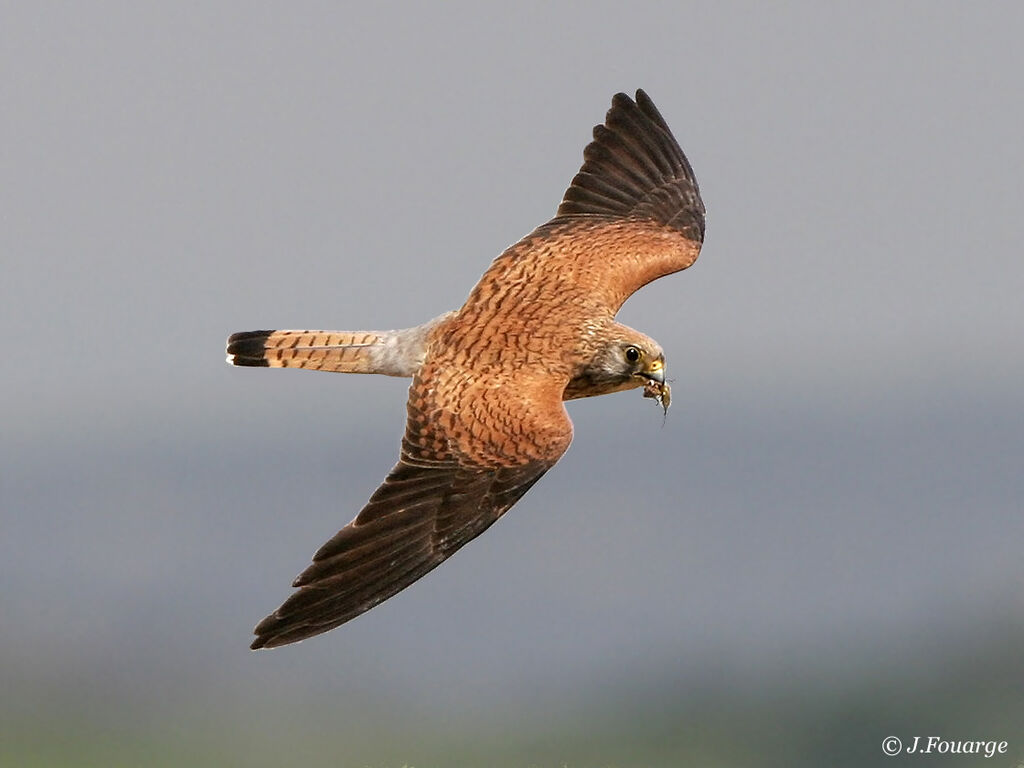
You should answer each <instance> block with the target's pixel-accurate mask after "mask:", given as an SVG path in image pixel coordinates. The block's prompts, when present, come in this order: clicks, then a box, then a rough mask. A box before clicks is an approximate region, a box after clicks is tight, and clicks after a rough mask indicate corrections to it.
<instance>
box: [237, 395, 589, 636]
mask: <svg viewBox="0 0 1024 768" xmlns="http://www.w3.org/2000/svg"><path fill="white" fill-rule="evenodd" d="M418 384H419V381H418V380H417V381H414V383H413V387H412V389H411V391H410V400H409V422H408V425H407V431H406V436H405V439H404V440H403V443H402V455H401V459H400V460H399V462H398V464H397V465H395V467H394V469H392V470H391V472H390V473H389V474H388V476H387V478H386V479H385V480H384V482H383V484H382V485H381V486H380V487H379V488H378V489H377V490H376V491H375V492H374V494H373V495H372V496H371V497H370V501H369V502H368V503H367V505H366V506H365V507H364V508H363V510H362V511H361V512H360V513H359V514H358V515H357V516H356V518H355V519H354V520H353V521H352V522H351V523H349V524H348V525H346V526H345V527H344V528H342V529H341V530H340V531H339V532H338V533H337V534H336V535H335V536H334V537H333V538H332V539H331V540H330V541H328V542H327V543H326V544H324V545H323V546H322V547H321V548H320V549H319V551H317V553H316V554H315V555H314V556H313V562H312V564H311V565H310V566H309V567H308V568H306V570H305V571H303V572H302V573H301V574H300V575H299V576H298V578H296V579H295V581H294V582H293V584H292V586H294V587H298V590H299V591H298V592H296V593H294V594H293V595H292V596H291V597H289V598H288V599H287V600H286V601H285V602H284V603H283V604H282V605H281V607H280V608H278V609H277V610H276V611H274V612H273V613H272V614H270V615H269V616H267V617H266V618H265V619H263V621H261V622H260V623H259V624H258V625H257V626H256V628H255V630H254V633H255V634H256V639H255V640H254V641H253V643H252V646H251V647H252V648H253V649H257V648H273V647H275V646H279V645H286V644H288V643H294V642H296V641H298V640H303V639H305V638H307V637H312V636H313V635H318V634H320V633H321V632H326V631H328V630H330V629H334V628H335V627H337V626H340V625H341V624H344V623H345V622H346V621H349V620H350V619H353V618H355V617H356V616H358V615H360V614H361V613H364V612H366V611H368V610H370V609H371V608H373V607H374V606H375V605H377V604H378V603H380V602H382V601H384V600H387V599H388V598H389V597H391V596H392V595H394V594H396V593H397V592H399V591H401V590H402V589H405V587H407V586H409V585H410V584H412V583H413V582H414V581H416V580H417V579H419V578H420V577H422V576H423V575H424V574H426V573H427V572H429V571H431V570H433V569H434V568H436V567H437V566H438V565H440V564H441V563H442V562H444V560H446V559H447V558H448V557H450V556H451V555H452V554H453V553H454V552H455V551H456V550H458V549H459V548H460V547H462V546H463V545H464V544H466V543H467V542H468V541H470V540H471V539H473V538H475V537H477V536H479V535H480V534H481V533H483V532H484V531H485V530H486V529H487V528H488V527H490V526H491V524H493V523H494V522H495V521H496V520H497V519H498V518H499V517H501V516H502V515H503V514H504V513H505V512H506V511H507V510H508V509H509V508H510V507H511V506H512V505H513V504H515V503H516V501H518V500H519V499H520V497H522V495H523V494H524V493H526V492H527V491H528V490H529V489H530V487H531V486H532V485H533V484H534V483H536V482H537V481H538V480H539V479H540V478H541V476H542V475H543V474H544V473H545V472H546V471H547V470H548V469H550V468H551V467H552V466H553V465H554V464H555V462H557V461H558V459H559V458H560V457H561V455H562V454H563V453H564V452H565V450H566V448H568V446H569V442H570V441H571V439H572V425H571V424H570V422H569V420H568V416H567V415H565V409H564V407H563V406H562V403H561V400H560V398H559V399H558V400H557V401H555V402H554V403H551V402H550V400H551V399H550V398H547V403H546V407H545V404H541V405H540V406H537V407H536V408H535V409H533V410H531V412H530V413H525V412H519V411H518V405H517V403H518V402H519V401H513V402H507V401H505V400H504V399H502V397H501V394H500V393H496V392H494V391H493V390H491V391H490V395H489V396H488V395H486V394H484V395H480V394H477V393H474V396H475V397H477V398H481V397H482V398H483V400H484V401H485V410H486V411H487V412H488V413H489V414H491V415H492V416H494V419H493V420H491V421H489V423H484V422H483V421H482V420H480V419H478V418H477V419H474V420H473V423H472V424H469V422H470V420H471V418H472V417H466V418H460V416H459V413H458V410H459V409H458V408H457V407H456V408H455V409H454V410H452V409H449V411H448V413H449V414H450V415H451V416H452V418H451V420H448V419H440V420H439V419H437V418H433V419H430V420H428V419H427V418H425V417H424V416H423V414H425V413H429V412H431V411H430V410H428V409H426V408H423V407H422V405H423V398H422V397H421V396H420V395H419V394H417V391H421V392H422V391H423V390H424V389H425V388H424V387H422V386H418ZM426 389H427V390H428V392H427V393H426V394H425V395H424V396H425V397H429V398H433V397H434V395H435V394H436V392H434V391H433V390H432V389H429V388H426ZM476 402H477V404H479V403H480V401H479V400H478V401H476ZM467 410H468V409H467ZM433 412H434V413H435V414H436V413H437V411H436V410H435V411H433ZM538 418H539V419H542V420H544V421H545V423H546V424H547V427H548V428H547V430H546V431H545V430H544V429H541V430H540V432H541V433H546V434H548V435H549V436H552V437H553V438H554V439H550V440H548V441H546V442H545V443H544V445H543V446H542V448H543V450H538V442H537V441H536V439H534V440H532V441H530V442H529V443H527V444H524V445H522V446H521V450H518V449H517V442H518V441H519V434H520V432H521V431H522V430H525V431H526V432H527V433H528V434H535V433H532V432H531V429H533V427H534V422H535V421H536V420H537V419H538ZM442 422H446V423H447V424H448V427H447V428H446V427H444V426H442ZM470 427H471V428H472V430H473V433H474V435H475V436H471V435H470V433H469V432H464V431H463V430H464V429H469V428H470ZM482 429H486V430H487V432H488V434H486V435H484V434H483V432H482V431H481V430H482ZM463 435H465V437H461V436H463ZM559 435H560V437H559ZM467 438H469V439H470V440H471V443H472V444H468V445H465V448H466V449H467V450H462V449H460V444H463V443H464V441H465V439H467ZM486 445H501V446H502V447H503V448H502V450H503V452H504V454H505V456H504V462H505V463H504V464H503V465H498V464H496V463H495V462H486V463H485V462H482V461H480V460H479V459H478V458H474V457H473V456H472V454H477V455H479V453H480V452H479V450H473V449H474V448H476V449H479V448H480V447H483V446H486Z"/></svg>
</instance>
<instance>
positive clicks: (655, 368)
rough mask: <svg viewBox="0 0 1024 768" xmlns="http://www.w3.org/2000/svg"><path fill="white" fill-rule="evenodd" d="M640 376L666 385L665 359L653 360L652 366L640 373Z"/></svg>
mask: <svg viewBox="0 0 1024 768" xmlns="http://www.w3.org/2000/svg"><path fill="white" fill-rule="evenodd" d="M637 375H638V376H643V377H644V378H645V379H649V380H651V381H656V382H657V383H658V384H664V383H665V360H664V358H661V357H658V358H655V359H654V360H651V362H650V364H649V365H648V366H647V367H646V368H644V369H643V370H642V371H640V372H639V373H638V374H637Z"/></svg>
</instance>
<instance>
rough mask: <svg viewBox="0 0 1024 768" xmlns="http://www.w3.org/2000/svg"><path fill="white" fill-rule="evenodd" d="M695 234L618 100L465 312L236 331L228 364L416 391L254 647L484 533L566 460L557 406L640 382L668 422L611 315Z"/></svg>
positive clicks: (695, 198)
mask: <svg viewBox="0 0 1024 768" xmlns="http://www.w3.org/2000/svg"><path fill="white" fill-rule="evenodd" d="M703 239H704V204H703V202H702V201H701V198H700V192H699V190H698V188H697V180H696V179H695V178H694V175H693V170H692V169H691V168H690V163H689V162H688V161H687V159H686V156H685V155H684V154H683V152H682V150H681V149H680V148H679V144H678V143H677V142H676V140H675V138H673V136H672V132H671V131H670V130H669V127H668V125H667V124H666V122H665V120H664V119H663V118H662V116H661V114H660V113H659V112H658V110H657V108H656V107H655V106H654V103H653V102H652V101H651V99H650V97H648V96H647V94H646V93H644V92H643V91H642V90H638V91H637V92H636V100H635V101H634V100H633V99H631V98H630V97H629V96H627V95H626V94H624V93H620V94H618V95H616V96H615V97H614V98H613V99H612V106H611V109H610V110H609V111H608V113H607V116H606V119H605V122H604V124H603V125H598V126H596V127H595V128H594V133H593V140H592V141H591V142H590V144H589V145H587V147H586V149H585V150H584V152H583V166H582V168H581V169H580V171H579V173H578V174H576V176H575V178H574V179H573V180H572V184H571V185H570V186H569V188H568V190H566V192H565V196H564V197H563V198H562V202H561V204H560V205H559V206H558V211H557V212H556V213H555V216H554V218H553V219H551V221H549V222H547V223H546V224H543V225H541V226H540V227H538V228H537V229H535V230H534V231H533V232H532V233H530V234H529V235H527V236H526V237H524V238H523V239H522V240H520V241H519V242H518V243H516V244H515V245H513V246H511V247H510V248H509V249H508V250H506V251H505V252H504V253H503V254H501V255H500V256H499V257H498V258H497V259H495V260H494V262H493V263H492V264H491V266H490V267H489V268H488V269H487V271H486V272H485V273H484V275H483V277H481V278H480V282H478V283H477V285H476V287H474V288H473V290H472V292H471V293H470V294H469V298H468V299H467V300H466V303H465V304H464V305H463V306H462V308H461V309H459V310H456V311H454V312H448V313H446V314H444V315H441V316H440V317H437V318H435V319H433V320H431V321H429V322H427V323H424V324H423V325H419V326H416V327H415V328H406V329H404V330H397V331H356V332H352V331H280V330H279V331H247V332H243V333H235V334H232V335H231V337H230V338H229V339H228V343H227V353H228V362H229V363H231V364H233V365H240V366H263V367H270V368H306V369H312V370H317V371H339V372H344V373H380V374H385V375H388V376H405V377H411V378H412V384H411V385H410V387H409V399H408V402H407V404H406V410H407V413H408V420H407V422H406V428H405V435H404V437H403V438H402V447H401V453H400V455H399V459H398V463H397V464H396V465H395V467H394V468H393V469H392V470H391V472H390V473H389V474H388V476H387V477H386V478H385V479H384V482H383V483H382V484H381V486H380V487H379V488H378V489H377V490H376V491H375V492H374V493H373V495H372V496H371V497H370V500H369V502H368V503H367V504H366V506H365V507H363V509H362V511H361V512H360V513H359V514H358V515H356V517H355V519H354V520H352V522H350V523H349V524H348V525H346V526H345V527H344V528H342V529H341V530H340V531H338V533H337V534H336V535H335V536H334V537H333V538H332V539H330V540H329V541H328V542H327V543H326V544H324V545H323V546H322V547H320V549H319V550H318V551H317V552H316V554H315V555H313V562H312V563H311V564H310V565H309V567H308V568H306V570H305V571H303V572H302V573H301V574H299V576H298V577H297V578H296V579H295V581H294V582H293V584H292V586H293V587H295V588H297V590H298V591H296V592H294V593H292V595H291V596H290V597H289V598H288V599H287V600H285V602H284V603H283V604H282V605H281V606H280V607H279V608H278V609H277V610H276V611H274V612H273V613H271V614H270V615H269V616H267V617H266V618H265V619H263V621H261V622H260V623H259V624H257V625H256V628H255V630H254V634H255V635H256V639H255V640H254V641H253V643H252V648H253V649H257V648H272V647H275V646H280V645H286V644H288V643H294V642H296V641H299V640H303V639H305V638H307V637H312V636H313V635H318V634H320V633H322V632H326V631H328V630H330V629H334V628H335V627H337V626H340V625H341V624H344V623H345V622H347V621H349V620H350V619H352V618H355V617H356V616H358V615H360V614H361V613H364V612H365V611H368V610H369V609H370V608H373V607H374V606H375V605H377V604H378V603H380V602H382V601H384V600H387V599H388V598H389V597H391V596H392V595H394V594H396V593H397V592H399V591H400V590H402V589H404V588H405V587H407V586H409V585H410V584H412V583H413V582H414V581H416V580H417V579H419V578H420V577H422V576H423V575H424V574H426V573H427V572H428V571H430V570H432V569H433V568H435V567H436V566H438V565H439V564H440V563H441V562H443V561H444V560H445V559H447V558H448V557H450V556H451V555H452V554H453V553H454V552H455V551H456V550H457V549H459V548H460V547H461V546H462V545H463V544H465V543H466V542H468V541H469V540H470V539H473V538H475V537H476V536H478V535H480V534H481V533H483V532H484V531H485V530H486V529H487V528H488V527H489V526H490V525H491V524H492V523H494V522H495V521H496V520H497V519H498V518H499V517H501V516H502V515H503V514H504V513H505V512H506V511H507V510H508V509H509V507H511V506H512V505H513V504H515V503H516V501H518V500H519V499H520V497H522V495H523V494H524V493H526V492H527V491H528V490H529V489H530V487H531V486H532V485H533V484H534V483H536V482H537V481H538V480H539V479H540V477H541V475H543V474H544V473H545V472H547V471H548V470H549V469H551V467H552V466H554V464H555V463H556V462H557V461H558V460H559V458H561V456H562V454H563V453H565V451H566V449H568V447H569V443H570V442H571V441H572V422H570V421H569V416H568V414H567V413H566V410H565V405H564V401H565V400H572V399H575V398H580V397H592V396H594V395H603V394H607V393H610V392H619V391H622V390H627V389H634V388H640V387H642V388H643V390H644V396H646V397H654V398H657V399H658V400H659V402H660V403H661V404H662V405H663V407H664V408H666V409H667V408H668V403H669V397H670V390H669V387H668V384H667V383H666V381H665V356H664V353H663V352H662V349H661V347H660V346H659V345H658V343H657V342H656V341H654V339H651V338H650V337H648V336H646V335H644V334H642V333H640V332H639V331H635V330H633V329H632V328H629V327H627V326H625V325H622V324H620V323H617V322H616V321H615V314H616V312H618V310H619V307H621V306H622V304H623V302H624V301H625V300H626V299H627V298H628V297H629V296H630V295H631V294H632V293H633V292H634V291H636V290H637V289H638V288H640V287H641V286H643V285H646V284H647V283H649V282H651V281H652V280H655V279H657V278H659V277H662V276H664V275H668V274H671V273H673V272H678V271H679V270H682V269H686V268H687V267H689V266H690V265H691V264H693V262H694V261H695V260H696V259H697V254H698V253H699V252H700V247H701V243H702V242H703Z"/></svg>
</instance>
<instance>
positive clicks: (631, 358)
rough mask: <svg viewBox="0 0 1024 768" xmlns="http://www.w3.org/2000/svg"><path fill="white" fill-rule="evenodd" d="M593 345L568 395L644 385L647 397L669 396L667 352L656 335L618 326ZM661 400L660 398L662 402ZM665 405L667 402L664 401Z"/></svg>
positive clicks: (572, 396)
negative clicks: (666, 364)
mask: <svg viewBox="0 0 1024 768" xmlns="http://www.w3.org/2000/svg"><path fill="white" fill-rule="evenodd" d="M616 331H617V332H616V333H612V334H607V335H605V337H604V338H603V339H601V340H600V341H599V342H598V343H597V344H595V345H594V346H593V347H592V351H591V353H590V354H589V355H588V359H587V361H586V362H585V363H584V364H583V365H582V366H581V367H580V369H579V370H578V371H577V373H576V375H575V376H574V377H573V380H572V381H571V382H570V383H569V386H568V387H567V389H566V393H565V399H567V400H570V399H574V398H577V397H592V396H594V395H603V394H607V393H609V392H620V391H622V390H626V389H635V388H637V387H644V394H645V396H647V397H660V395H661V394H662V393H664V394H665V395H666V397H667V391H668V384H666V383H665V353H664V351H663V350H662V348H661V345H659V344H658V342H656V341H655V340H654V339H652V338H650V337H648V336H645V335H644V334H642V333H640V332H639V331H634V330H633V329H632V328H626V327H625V326H618V328H616ZM660 401H661V400H659V402H660ZM663 405H664V403H663Z"/></svg>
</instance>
